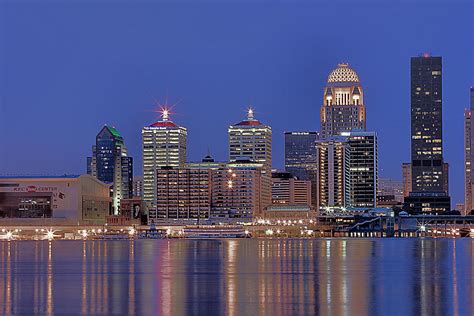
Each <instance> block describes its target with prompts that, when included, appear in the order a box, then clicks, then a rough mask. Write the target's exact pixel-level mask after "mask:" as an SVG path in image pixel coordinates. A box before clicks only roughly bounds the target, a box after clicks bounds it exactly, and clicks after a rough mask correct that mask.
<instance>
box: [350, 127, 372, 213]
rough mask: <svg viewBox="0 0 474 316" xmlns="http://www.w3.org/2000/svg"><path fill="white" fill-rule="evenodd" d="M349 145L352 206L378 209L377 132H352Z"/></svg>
mask: <svg viewBox="0 0 474 316" xmlns="http://www.w3.org/2000/svg"><path fill="white" fill-rule="evenodd" d="M344 135H347V140H346V141H347V144H348V146H349V150H350V159H349V176H350V183H351V185H350V188H351V190H350V191H351V193H350V196H351V198H350V205H351V206H352V207H367V208H370V207H376V206H377V185H378V142H377V134H376V133H375V132H350V133H345V134H344Z"/></svg>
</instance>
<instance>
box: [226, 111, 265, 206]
mask: <svg viewBox="0 0 474 316" xmlns="http://www.w3.org/2000/svg"><path fill="white" fill-rule="evenodd" d="M228 133H229V161H230V162H235V161H237V160H242V159H245V158H247V159H249V160H250V161H252V162H254V163H259V164H261V165H262V171H261V172H262V177H261V178H262V180H261V181H262V184H261V190H260V192H261V193H260V194H261V205H263V208H265V207H267V206H269V205H270V204H271V203H272V196H271V194H272V193H271V188H272V183H271V169H272V129H271V127H270V126H268V125H264V124H262V123H261V122H260V121H258V120H256V119H255V118H254V113H253V110H252V109H249V110H248V112H247V119H246V120H243V121H241V122H239V123H237V124H235V125H231V126H229V130H228ZM262 210H263V209H262V208H260V209H259V210H258V211H259V212H260V211H262Z"/></svg>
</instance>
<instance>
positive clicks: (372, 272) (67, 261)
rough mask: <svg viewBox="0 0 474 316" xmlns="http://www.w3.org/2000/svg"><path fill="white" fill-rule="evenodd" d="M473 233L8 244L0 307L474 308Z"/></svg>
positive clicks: (97, 311) (301, 311)
mask: <svg viewBox="0 0 474 316" xmlns="http://www.w3.org/2000/svg"><path fill="white" fill-rule="evenodd" d="M472 244H473V242H472V240H471V239H347V240H346V239H315V240H298V239H294V240H290V239H283V240H271V239H251V240H248V239H245V240H158V241H156V240H137V241H53V242H48V241H16V242H1V243H0V254H1V257H0V314H2V315H3V314H5V315H10V314H24V315H45V314H46V315H64V314H82V315H108V314H114V315H125V314H129V315H190V314H192V315H219V314H221V315H231V316H235V315H330V314H332V315H367V314H372V315H421V314H423V315H470V314H474V309H473V301H474V286H473V285H472V281H473V277H474V267H473V265H474V262H473V259H472V258H473V256H474V250H473V247H472Z"/></svg>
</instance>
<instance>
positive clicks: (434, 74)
mask: <svg viewBox="0 0 474 316" xmlns="http://www.w3.org/2000/svg"><path fill="white" fill-rule="evenodd" d="M442 118H443V117H442V59H441V57H432V56H430V55H428V54H424V55H423V56H420V57H412V58H411V168H412V173H411V175H412V192H410V194H409V196H408V197H406V198H405V205H404V206H405V208H407V209H409V210H412V211H415V212H426V213H438V212H441V211H448V210H450V204H451V201H450V198H449V195H448V188H447V177H448V174H447V172H446V170H447V165H444V161H443V129H442Z"/></svg>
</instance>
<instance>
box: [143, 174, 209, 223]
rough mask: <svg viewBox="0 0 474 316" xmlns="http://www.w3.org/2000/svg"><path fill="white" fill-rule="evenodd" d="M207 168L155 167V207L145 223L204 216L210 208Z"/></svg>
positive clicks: (197, 219)
mask: <svg viewBox="0 0 474 316" xmlns="http://www.w3.org/2000/svg"><path fill="white" fill-rule="evenodd" d="M210 181H211V171H210V170H209V169H188V168H173V167H162V168H161V169H158V170H157V171H156V197H157V198H156V208H154V209H150V210H149V211H148V223H149V224H151V223H158V222H160V221H183V222H186V221H189V220H191V221H196V222H198V223H199V221H200V220H207V219H208V218H209V214H210V208H211V183H210Z"/></svg>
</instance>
